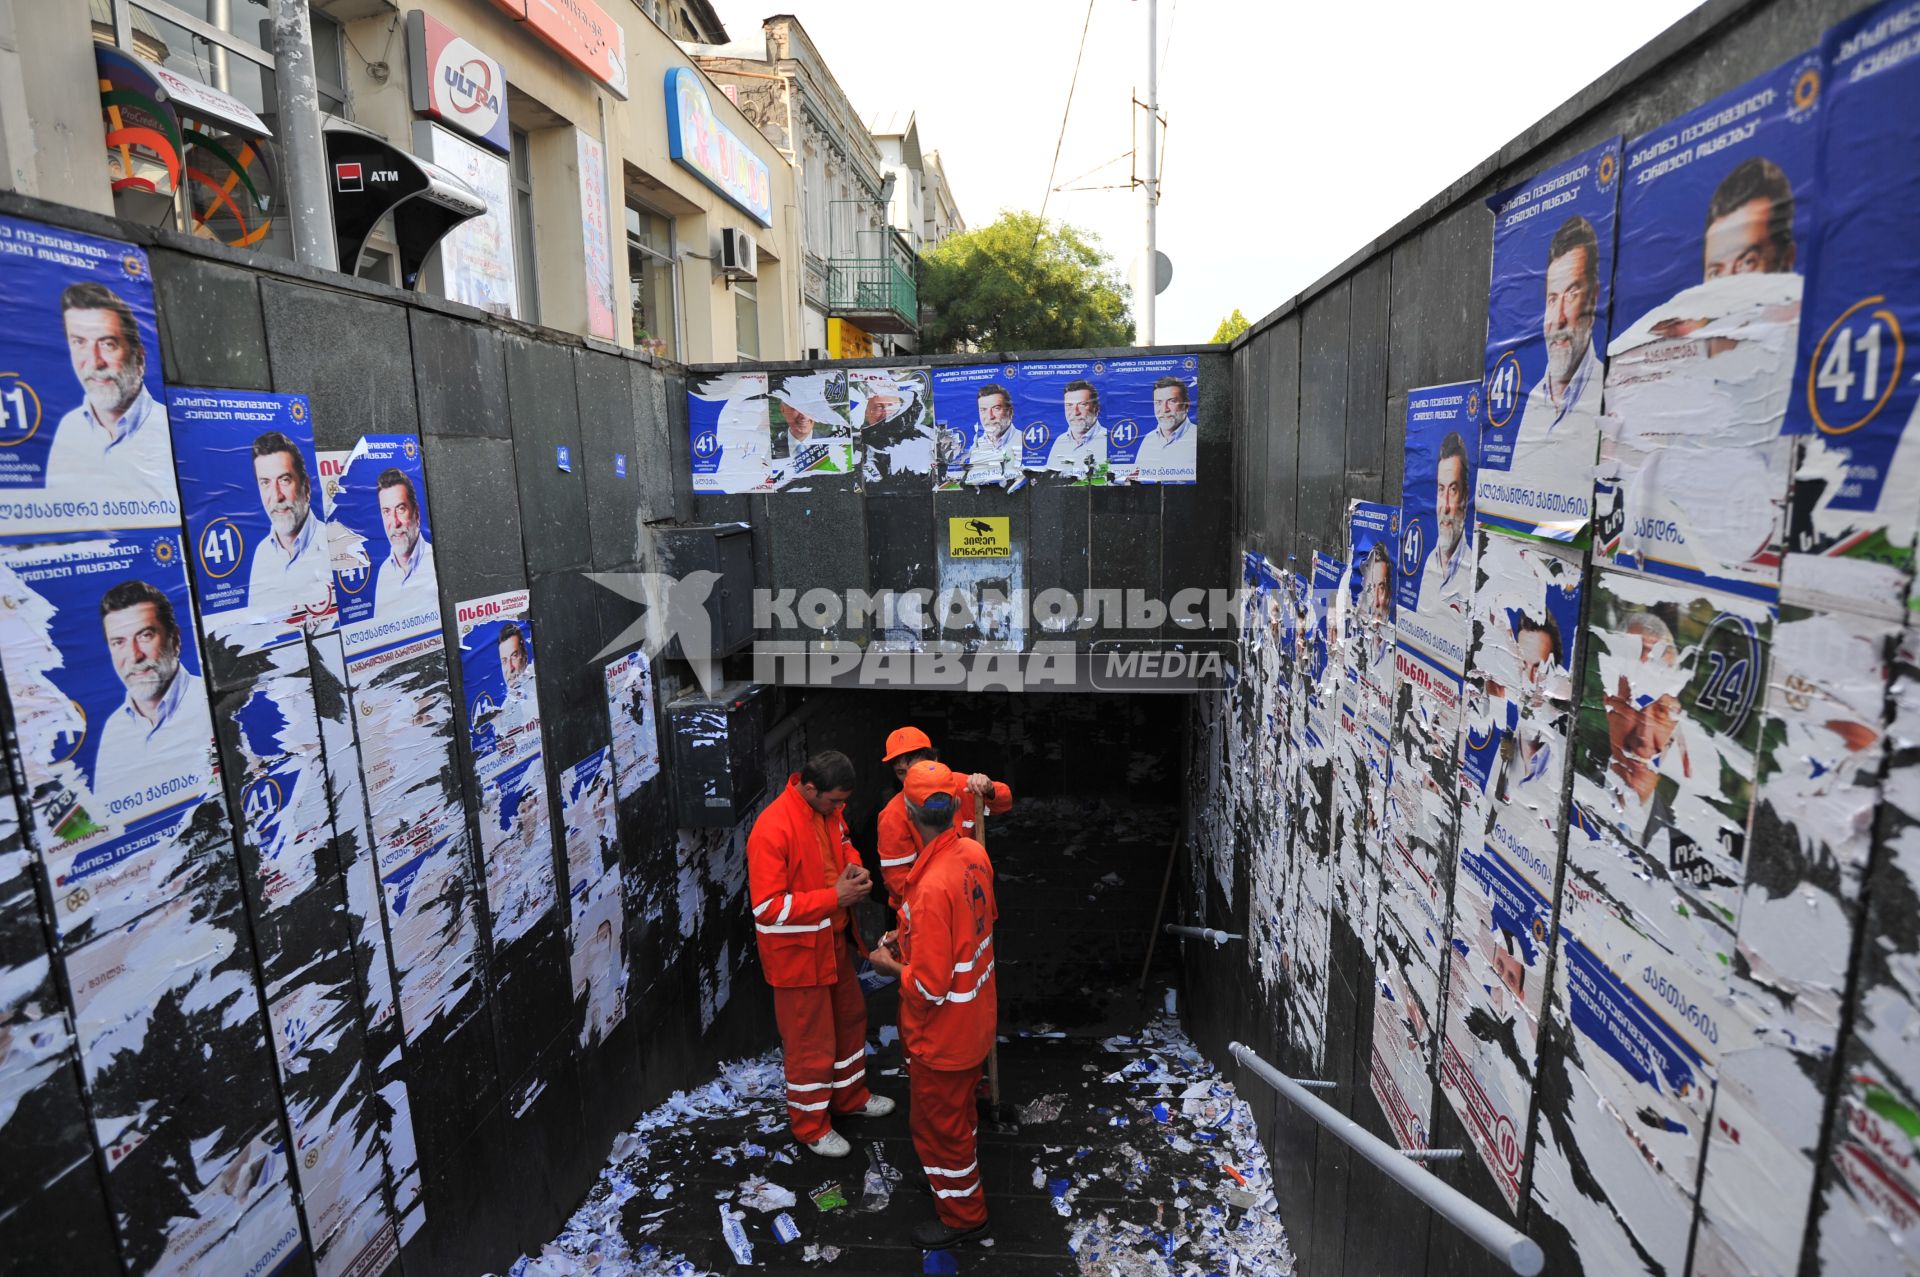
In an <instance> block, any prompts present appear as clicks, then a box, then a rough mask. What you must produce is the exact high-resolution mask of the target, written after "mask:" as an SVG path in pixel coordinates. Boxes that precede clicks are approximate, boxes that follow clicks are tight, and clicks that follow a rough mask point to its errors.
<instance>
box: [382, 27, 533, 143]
mask: <svg viewBox="0 0 1920 1277" xmlns="http://www.w3.org/2000/svg"><path fill="white" fill-rule="evenodd" d="M407 60H408V65H409V67H410V69H411V70H412V72H413V74H412V82H413V109H414V110H415V111H418V112H419V113H420V114H422V115H425V116H429V117H431V118H432V119H435V120H438V121H440V122H441V123H442V124H445V125H447V126H448V127H449V128H454V129H458V130H459V131H460V132H462V133H465V134H466V135H467V136H468V137H471V138H475V139H477V140H479V141H481V142H484V143H486V144H487V145H488V146H490V147H492V148H493V149H494V150H496V151H499V152H500V153H501V154H502V155H504V154H506V153H507V149H508V147H509V146H510V145H511V138H510V136H509V134H508V131H507V72H506V68H504V67H502V66H501V65H500V63H499V62H498V61H496V60H495V59H493V58H490V57H488V56H487V55H486V54H484V53H482V52H481V51H480V50H479V49H477V48H475V47H474V46H473V45H472V44H471V43H469V42H468V41H467V40H465V39H463V38H462V37H460V36H459V35H456V34H455V33H454V31H453V28H451V27H449V26H447V25H446V24H445V23H444V22H441V21H440V20H439V19H437V18H434V17H431V16H429V15H428V14H425V13H422V12H420V11H419V10H418V9H415V10H414V11H413V12H412V13H409V14H408V15H407Z"/></svg>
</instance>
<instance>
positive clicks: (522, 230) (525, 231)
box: [510, 129, 540, 324]
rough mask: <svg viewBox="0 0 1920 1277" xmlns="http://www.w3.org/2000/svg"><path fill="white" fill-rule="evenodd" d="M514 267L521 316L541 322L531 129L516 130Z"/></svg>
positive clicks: (514, 133) (514, 132) (514, 150)
mask: <svg viewBox="0 0 1920 1277" xmlns="http://www.w3.org/2000/svg"><path fill="white" fill-rule="evenodd" d="M512 145H513V154H512V156H511V165H510V167H511V168H512V170H513V250H514V251H513V267H514V274H515V275H516V276H518V285H519V286H518V288H517V289H516V290H515V291H516V292H518V293H519V295H520V296H519V302H520V316H519V317H520V318H521V319H524V320H526V321H527V322H528V323H530V324H537V323H539V322H540V291H539V289H538V287H537V286H536V285H535V282H534V281H535V279H536V276H535V274H534V268H533V159H532V156H531V155H530V154H529V151H528V142H527V131H526V130H525V129H514V130H513V141H512Z"/></svg>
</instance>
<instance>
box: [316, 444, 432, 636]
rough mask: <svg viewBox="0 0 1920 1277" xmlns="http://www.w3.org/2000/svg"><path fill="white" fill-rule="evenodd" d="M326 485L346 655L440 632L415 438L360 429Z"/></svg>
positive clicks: (423, 483)
mask: <svg viewBox="0 0 1920 1277" xmlns="http://www.w3.org/2000/svg"><path fill="white" fill-rule="evenodd" d="M330 482H333V483H337V485H338V486H337V489H335V490H334V491H333V500H332V504H331V518H332V521H333V523H334V524H335V525H337V528H338V531H337V532H336V534H335V535H336V539H337V541H338V545H337V547H336V550H335V564H334V591H335V597H336V598H337V599H338V600H339V605H340V628H341V631H342V633H343V635H344V636H345V638H346V643H347V654H348V655H349V656H356V655H361V654H364V653H366V652H369V651H372V650H373V649H375V648H384V647H391V646H393V645H395V644H397V643H401V642H405V641H406V640H408V639H415V638H420V637H422V636H423V635H427V634H436V633H438V632H439V630H440V583H439V578H438V576H437V574H436V572H435V569H434V564H433V524H432V521H431V519H430V518H429V515H428V510H427V479H426V471H425V468H424V467H423V466H422V464H421V459H420V440H419V439H418V438H417V437H415V436H413V435H362V436H361V437H360V442H359V443H357V444H355V445H354V447H353V451H352V452H350V453H348V454H347V457H346V459H345V464H344V466H343V467H342V469H341V471H340V474H339V476H338V478H337V480H331V481H330Z"/></svg>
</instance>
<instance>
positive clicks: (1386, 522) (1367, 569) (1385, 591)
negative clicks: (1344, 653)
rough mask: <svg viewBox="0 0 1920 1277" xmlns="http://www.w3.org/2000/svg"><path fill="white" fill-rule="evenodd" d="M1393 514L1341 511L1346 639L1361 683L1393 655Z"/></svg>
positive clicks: (1387, 509) (1359, 504) (1390, 510)
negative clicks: (1359, 661)
mask: <svg viewBox="0 0 1920 1277" xmlns="http://www.w3.org/2000/svg"><path fill="white" fill-rule="evenodd" d="M1399 513H1400V512H1399V511H1398V510H1397V509H1395V508H1394V507H1393V506H1390V505H1381V504H1379V503H1378V502H1374V501H1355V502H1352V503H1351V504H1349V506H1348V507H1347V550H1348V558H1347V580H1346V589H1347V597H1346V599H1345V600H1344V604H1345V607H1346V615H1347V618H1348V621H1347V631H1346V637H1348V638H1349V639H1357V640H1359V646H1357V647H1355V648H1353V649H1352V650H1353V651H1354V652H1355V653H1356V654H1358V655H1361V656H1363V657H1364V663H1363V665H1362V667H1361V668H1360V669H1359V671H1358V672H1359V674H1360V675H1361V677H1363V678H1369V679H1375V678H1378V677H1381V676H1383V675H1385V674H1386V673H1387V672H1388V670H1389V668H1390V667H1389V665H1388V659H1389V658H1390V657H1391V656H1392V655H1393V561H1394V549H1395V542H1396V537H1395V535H1394V530H1395V524H1396V522H1397V520H1398V517H1399Z"/></svg>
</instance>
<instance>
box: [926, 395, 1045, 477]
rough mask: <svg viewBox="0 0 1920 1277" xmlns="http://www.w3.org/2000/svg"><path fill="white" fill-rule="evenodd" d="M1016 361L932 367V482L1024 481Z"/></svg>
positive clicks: (1021, 418) (1022, 442)
mask: <svg viewBox="0 0 1920 1277" xmlns="http://www.w3.org/2000/svg"><path fill="white" fill-rule="evenodd" d="M1019 372H1020V369H1019V367H1018V366H1017V365H1015V364H988V365H983V366H978V367H971V368H935V369H933V370H932V380H933V410H934V417H935V434H934V465H933V477H934V483H935V485H936V486H937V487H938V488H939V489H941V490H943V491H957V490H959V489H962V488H985V487H998V488H1006V489H1008V490H1011V489H1014V488H1017V487H1019V486H1020V485H1021V484H1022V483H1024V482H1026V474H1025V472H1024V471H1023V469H1022V465H1023V462H1022V454H1023V450H1024V440H1023V436H1022V433H1021V427H1020V425H1019V422H1020V421H1022V420H1024V417H1023V416H1022V415H1021V413H1020V411H1019V409H1018V407H1017V406H1016V404H1015V400H1014V396H1015V395H1016V394H1017V393H1018V392H1019V389H1020V380H1019Z"/></svg>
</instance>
